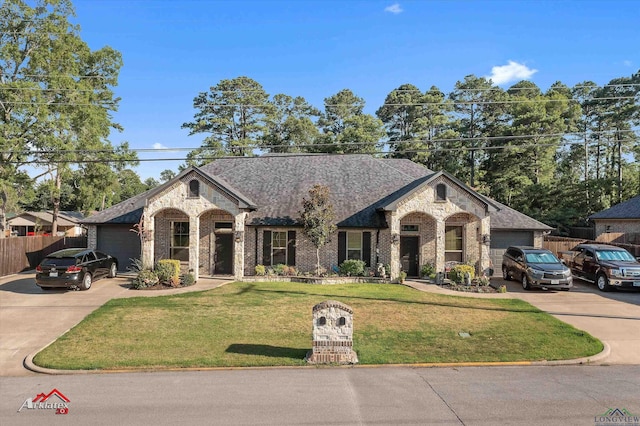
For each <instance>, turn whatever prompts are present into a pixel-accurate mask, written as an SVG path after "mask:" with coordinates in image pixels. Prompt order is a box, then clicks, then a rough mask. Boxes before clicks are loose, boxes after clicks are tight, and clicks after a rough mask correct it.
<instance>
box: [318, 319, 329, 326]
mask: <svg viewBox="0 0 640 426" xmlns="http://www.w3.org/2000/svg"><path fill="white" fill-rule="evenodd" d="M318 325H327V318H326V317H320V318H318Z"/></svg>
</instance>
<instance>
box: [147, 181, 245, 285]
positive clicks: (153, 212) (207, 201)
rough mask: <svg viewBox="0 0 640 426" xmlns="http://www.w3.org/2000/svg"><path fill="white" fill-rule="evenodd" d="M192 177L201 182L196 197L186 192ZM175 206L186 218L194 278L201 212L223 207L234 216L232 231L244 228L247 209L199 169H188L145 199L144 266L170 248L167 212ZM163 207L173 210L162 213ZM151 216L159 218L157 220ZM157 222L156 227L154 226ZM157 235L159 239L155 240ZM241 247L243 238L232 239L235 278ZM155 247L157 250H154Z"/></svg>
mask: <svg viewBox="0 0 640 426" xmlns="http://www.w3.org/2000/svg"><path fill="white" fill-rule="evenodd" d="M194 179H195V180H197V181H199V182H200V191H199V195H198V196H197V197H191V196H190V195H189V183H190V182H191V181H192V180H194ZM174 210H177V211H179V212H181V214H184V215H185V216H186V218H188V220H189V232H190V235H189V244H190V247H189V267H188V269H189V271H190V272H192V273H194V275H195V276H196V279H197V278H198V276H199V273H200V267H201V262H200V260H199V257H200V249H199V242H200V236H201V232H200V230H199V228H200V224H201V222H200V220H199V216H200V215H201V214H203V213H204V212H207V211H210V210H222V211H226V212H228V213H229V214H230V215H231V216H232V217H233V218H234V220H233V222H234V226H233V229H234V231H238V232H240V233H243V232H244V220H245V218H246V214H247V213H246V212H244V211H241V210H240V209H239V208H238V204H237V201H235V200H233V199H232V198H231V197H230V196H228V195H227V194H225V193H224V191H222V190H221V189H220V188H217V187H216V186H215V185H214V184H212V183H210V182H209V181H208V180H206V179H203V178H201V176H200V175H199V174H198V173H195V172H193V173H189V174H187V175H185V176H183V177H182V178H181V179H180V180H179V181H176V182H175V183H173V184H172V185H171V186H169V187H167V188H165V189H164V191H162V192H161V193H159V194H156V195H155V196H154V197H153V198H151V199H149V200H148V204H147V206H146V208H145V211H144V214H143V217H144V222H145V223H146V224H150V225H149V228H148V230H149V231H150V233H151V235H152V237H151V239H150V240H149V241H148V242H146V243H145V244H144V246H143V262H144V264H145V265H146V266H150V263H153V262H154V261H155V260H156V259H158V258H159V257H162V256H165V257H167V255H168V251H169V245H168V242H169V240H168V238H170V234H169V236H167V235H168V233H167V226H168V225H167V220H168V217H167V216H170V215H174V214H175V211H174ZM163 211H171V212H173V213H169V214H165V213H163ZM182 217H184V216H182ZM154 218H157V219H158V221H157V223H156V221H155V220H154ZM180 220H182V219H180ZM169 222H170V220H169ZM156 226H157V227H158V229H156ZM156 238H157V239H158V241H155V239H156ZM243 248H244V247H243V246H242V242H234V245H233V250H234V258H233V260H234V273H235V275H236V278H241V277H242V271H243V270H244V266H243V265H244V253H243ZM156 251H158V252H159V253H156Z"/></svg>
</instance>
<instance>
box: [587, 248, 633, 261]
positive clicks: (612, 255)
mask: <svg viewBox="0 0 640 426" xmlns="http://www.w3.org/2000/svg"><path fill="white" fill-rule="evenodd" d="M596 256H598V259H600V260H623V261H627V262H633V261H634V260H635V259H634V258H633V256H631V253H629V252H628V251H626V250H596Z"/></svg>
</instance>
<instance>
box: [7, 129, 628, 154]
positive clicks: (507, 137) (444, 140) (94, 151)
mask: <svg viewBox="0 0 640 426" xmlns="http://www.w3.org/2000/svg"><path fill="white" fill-rule="evenodd" d="M629 133H630V134H633V135H634V136H636V133H635V131H634V130H601V131H595V132H589V133H588V136H589V137H592V136H599V135H610V136H613V135H616V134H629ZM638 136H639V137H640V135H638ZM561 137H575V138H584V133H583V132H563V133H543V134H527V135H504V136H477V137H471V138H467V137H459V138H441V139H403V140H388V141H380V142H381V143H383V144H412V143H413V144H418V143H431V144H440V143H450V142H461V143H465V142H472V141H486V142H492V141H503V142H508V141H517V140H522V139H525V140H526V139H532V138H544V139H546V138H561ZM635 140H636V139H635V138H628V139H627V138H626V139H623V140H622V141H626V142H630V141H635ZM576 143H581V144H583V143H584V140H580V141H577V142H576ZM369 145H372V144H371V143H370V142H344V143H340V144H336V143H317V144H314V143H311V144H294V145H265V144H259V143H256V144H250V145H247V147H246V148H251V149H272V148H278V147H282V148H286V147H290V148H322V147H336V146H338V147H339V146H369ZM514 146H522V145H514ZM203 148H204V149H206V148H207V147H206V146H200V147H178V148H131V149H129V150H128V152H137V153H149V152H151V153H159V152H182V151H195V150H198V149H203ZM456 149H461V148H456ZM0 153H2V154H10V153H12V154H15V153H17V152H16V151H0ZM100 153H111V154H113V153H116V152H115V151H114V150H113V149H75V150H38V151H33V150H30V151H21V152H20V154H22V155H33V154H100Z"/></svg>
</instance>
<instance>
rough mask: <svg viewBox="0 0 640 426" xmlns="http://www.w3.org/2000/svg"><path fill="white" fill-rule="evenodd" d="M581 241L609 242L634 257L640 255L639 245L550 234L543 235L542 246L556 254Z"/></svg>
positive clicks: (592, 242) (591, 242)
mask: <svg viewBox="0 0 640 426" xmlns="http://www.w3.org/2000/svg"><path fill="white" fill-rule="evenodd" d="M581 243H589V244H610V245H613V246H618V247H622V248H623V249H626V250H627V251H628V252H629V253H631V254H632V255H633V256H634V257H640V245H638V244H622V243H618V242H615V241H611V242H604V241H593V240H583V239H580V238H565V237H552V236H550V235H547V236H546V237H544V244H543V247H544V248H546V249H547V250H549V251H551V252H553V254H555V255H556V256H558V253H561V252H563V251H569V250H571V249H572V248H574V247H575V246H577V245H578V244H581Z"/></svg>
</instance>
